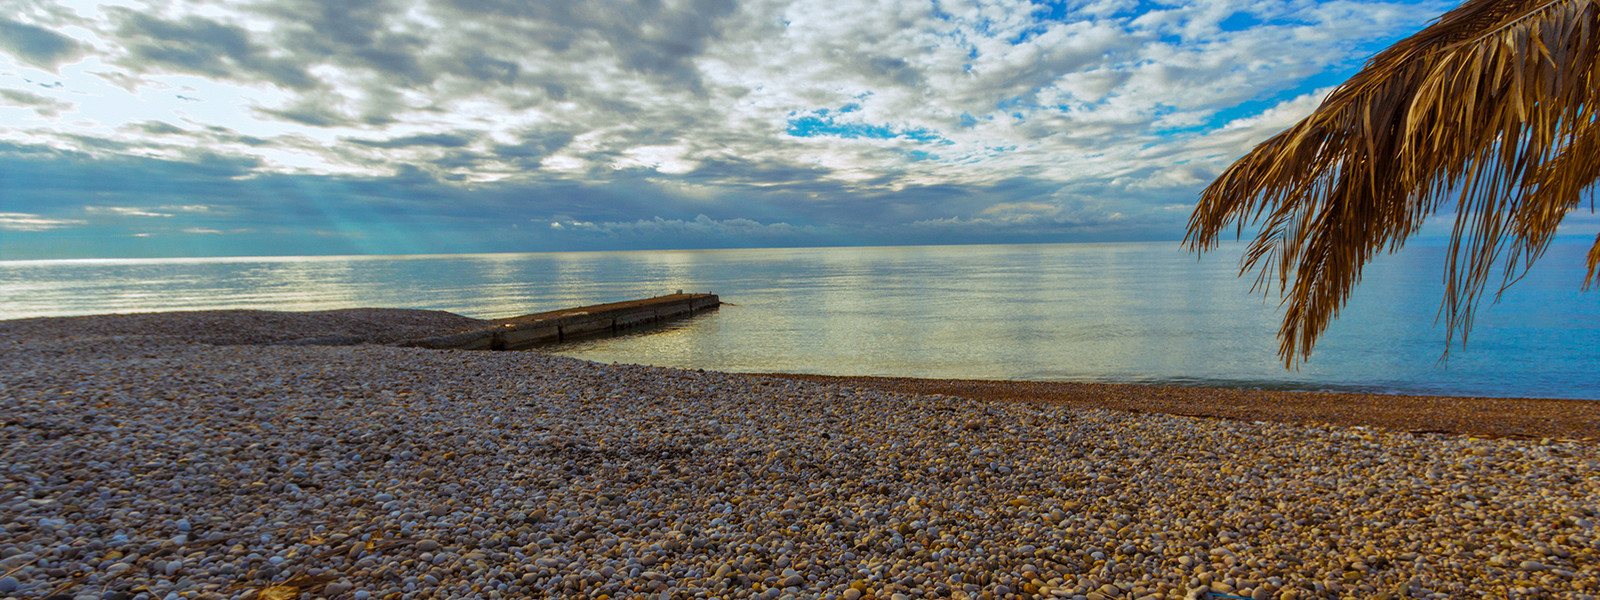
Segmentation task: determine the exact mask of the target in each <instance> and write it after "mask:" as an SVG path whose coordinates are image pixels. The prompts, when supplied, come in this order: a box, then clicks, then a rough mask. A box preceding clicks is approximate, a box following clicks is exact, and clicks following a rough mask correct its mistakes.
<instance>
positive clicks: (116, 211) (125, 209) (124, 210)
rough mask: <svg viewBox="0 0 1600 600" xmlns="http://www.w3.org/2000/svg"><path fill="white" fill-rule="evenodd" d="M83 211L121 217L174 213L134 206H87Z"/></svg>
mask: <svg viewBox="0 0 1600 600" xmlns="http://www.w3.org/2000/svg"><path fill="white" fill-rule="evenodd" d="M83 211H84V212H86V213H89V214H92V215H93V214H107V215H115V216H119V217H163V218H170V217H172V213H166V212H157V211H153V210H148V209H144V208H138V207H133V206H85V207H83Z"/></svg>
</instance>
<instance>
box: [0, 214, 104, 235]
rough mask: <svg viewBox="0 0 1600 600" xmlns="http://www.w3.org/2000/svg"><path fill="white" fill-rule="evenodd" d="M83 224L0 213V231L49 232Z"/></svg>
mask: <svg viewBox="0 0 1600 600" xmlns="http://www.w3.org/2000/svg"><path fill="white" fill-rule="evenodd" d="M83 224H84V222H83V221H80V220H77V219H54V218H50V217H45V216H40V215H36V214H32V213H0V231H50V230H52V229H62V228H66V227H76V226H79V225H83Z"/></svg>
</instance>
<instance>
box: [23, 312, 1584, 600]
mask: <svg viewBox="0 0 1600 600" xmlns="http://www.w3.org/2000/svg"><path fill="white" fill-rule="evenodd" d="M377 316H381V317H383V318H382V319H378V318H376V317H377ZM391 317H404V319H402V320H403V321H405V322H407V323H409V325H406V327H408V328H410V329H409V330H407V331H405V332H403V335H402V334H401V333H395V332H384V331H380V329H381V327H378V326H377V325H375V323H377V322H378V321H384V320H388V319H389V318H391ZM459 319H463V318H462V317H456V316H454V315H448V314H446V313H421V312H417V311H402V312H399V313H385V314H383V315H377V314H376V313H369V312H362V311H352V312H349V313H347V314H342V315H341V314H337V313H310V314H306V315H296V314H293V313H271V314H267V315H263V314H260V313H251V312H242V313H241V312H230V313H190V314H189V316H188V317H186V318H184V319H177V318H175V317H161V316H149V315H145V316H139V315H132V316H103V317H78V318H69V319H44V320H41V319H33V320H27V321H10V322H0V356H3V358H4V360H3V361H0V526H3V527H4V534H3V535H0V573H4V575H3V576H0V596H4V597H19V598H41V597H46V596H50V595H52V594H65V595H67V596H69V597H75V598H77V597H81V598H102V597H119V598H133V597H141V596H142V597H147V598H240V599H242V598H257V599H260V598H268V597H271V598H280V597H294V595H295V594H296V593H308V594H310V596H305V597H308V598H314V597H325V598H330V599H344V598H351V599H355V600H367V599H371V598H383V599H388V598H396V599H420V598H517V597H553V598H554V597H559V598H600V597H609V598H652V599H654V598H663V597H665V598H694V597H728V598H766V599H769V600H776V599H779V598H785V597H791V598H885V599H890V598H894V599H898V598H921V597H954V598H1036V597H1047V598H1084V599H1087V598H1185V597H1191V596H1194V595H1196V594H1198V593H1199V592H1200V591H1202V590H1212V591H1216V592H1221V593H1228V594H1233V595H1238V596H1243V597H1249V598H1285V599H1288V598H1379V597H1388V598H1399V597H1432V598H1589V597H1593V596H1594V595H1595V594H1596V593H1597V592H1600V581H1597V579H1596V578H1597V575H1596V573H1597V572H1600V541H1597V537H1596V533H1597V532H1596V531H1595V526H1596V523H1597V522H1600V453H1597V451H1596V448H1595V446H1593V445H1591V444H1587V443H1583V442H1578V441H1569V440H1561V439H1554V440H1522V439H1514V438H1499V439H1474V438H1470V437H1467V436H1461V435H1452V434H1440V433H1411V432H1407V431H1402V430H1387V429H1382V428H1355V427H1349V426H1344V425H1328V424H1300V423H1292V422H1274V421H1266V420H1263V421H1261V422H1256V421H1253V420H1240V419H1218V418H1202V417H1190V416H1179V415H1169V414H1161V413H1143V414H1140V413H1132V412H1127V411H1119V410H1108V409H1106V408H1100V407H1092V406H1079V405H1074V404H1068V403H1050V402H1007V401H993V400H987V401H986V400H975V399H968V398H962V397H959V396H955V395H950V394H936V393H929V394H917V393H907V391H906V390H896V389H883V388H874V387H871V386H864V385H855V384H851V383H850V382H846V381H836V380H818V381H802V380H795V379H784V378H776V377H770V376H750V375H729V374H722V373H714V372H700V371H681V370H672V369H661V368H649V367H635V366H623V365H602V364H596V363H590V362H585V361H580V360H575V359H568V358H561V357H553V356H549V355H544V354H538V353H522V352H462V351H438V350H423V349H416V348H398V347H392V346H386V345H381V344H377V343H362V344H355V345H348V346H341V347H329V346H320V345H283V344H280V343H277V342H293V341H295V340H305V339H308V338H317V337H321V336H325V335H330V334H329V333H328V332H335V333H337V335H348V336H351V337H357V338H361V339H362V340H367V341H383V340H385V339H404V338H410V337H417V336H419V335H421V334H424V333H428V332H433V331H439V332H448V330H450V329H451V328H454V327H461V326H465V325H471V324H470V323H463V322H461V321H459ZM201 322H204V323H206V324H207V327H206V329H205V331H194V330H189V329H187V327H188V324H193V323H201ZM375 328H376V329H375ZM219 330H225V331H228V332H230V333H229V334H228V335H227V336H223V337H217V336H215V335H214V333H215V332H216V331H219ZM339 332H342V333H339ZM1173 393H1182V391H1181V390H1178V391H1175V392H1173ZM117 594H125V595H120V596H119V595H117Z"/></svg>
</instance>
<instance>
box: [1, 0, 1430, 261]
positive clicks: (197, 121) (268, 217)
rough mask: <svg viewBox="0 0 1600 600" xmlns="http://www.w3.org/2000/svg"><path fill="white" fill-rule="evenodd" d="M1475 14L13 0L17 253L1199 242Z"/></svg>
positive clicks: (796, 0)
mask: <svg viewBox="0 0 1600 600" xmlns="http://www.w3.org/2000/svg"><path fill="white" fill-rule="evenodd" d="M1451 6H1452V3H1445V2H1433V1H1427V0H1422V1H1416V2H1385V1H1366V0H1348V1H1347V0H1338V1H1329V2H1316V1H1306V0H1286V1H1273V0H1193V1H1180V2H1167V1H1147V0H1068V1H1063V2H1057V1H1043V0H1036V1H1027V0H1016V1H1014V0H936V1H932V0H920V1H917V0H905V1H888V0H885V1H880V2H857V1H849V0H584V1H582V2H567V1H545V0H339V1H337V2H327V1H324V0H260V1H229V2H194V1H181V0H180V1H156V2H136V1H120V0H119V1H114V2H86V1H77V0H37V1H36V0H0V259H35V258H80V257H159V256H227V255H243V256H253V255H298V254H416V253H455V252H524V251H565V250H630V249H656V248H725V247H788V246H831V245H888V244H940V243H1021V242H1099V241H1119V240H1178V239H1181V238H1182V237H1183V231H1184V225H1185V223H1186V221H1187V219H1188V216H1189V213H1190V211H1191V210H1192V209H1193V206H1194V202H1195V200H1196V198H1197V196H1198V194H1199V191H1200V190H1201V189H1202V188H1203V187H1204V186H1205V184H1206V183H1208V182H1209V181H1210V180H1211V178H1212V177H1214V176H1215V175H1216V174H1217V173H1219V172H1220V171H1221V170H1222V168H1223V167H1225V166H1226V165H1227V164H1228V163H1229V162H1231V161H1232V160H1234V159H1236V158H1238V157H1239V156H1241V155H1242V154H1244V153H1245V152H1246V151H1247V150H1248V149H1249V148H1250V147H1251V146H1252V145H1254V144H1255V143H1258V142H1260V141H1262V140H1264V139H1266V138H1267V137H1268V136H1270V135H1272V134H1274V133H1276V132H1278V131H1280V130H1282V129H1283V128H1285V127H1287V126H1288V125H1290V124H1292V123H1293V122H1294V121H1296V120H1298V119H1299V118H1301V117H1303V116H1305V115H1306V114H1308V113H1309V112H1310V111H1311V110H1312V109H1313V108H1315V106H1316V105H1317V103H1318V102H1319V101H1320V100H1321V98H1322V97H1324V96H1325V95H1326V94H1327V93H1328V92H1329V91H1330V90H1331V89H1332V88H1333V86H1336V85H1337V84H1338V83H1339V82H1341V81H1343V80H1344V79H1345V78H1347V77H1348V76H1349V75H1351V74H1352V73H1354V72H1355V71H1356V70H1358V69H1359V68H1360V66H1361V64H1362V63H1363V62H1364V61H1365V60H1366V59H1367V58H1368V57H1370V56H1371V55H1372V54H1373V53H1375V52H1377V51H1378V50H1380V49H1382V48H1383V47H1385V46H1387V45H1388V44H1390V43H1392V42H1394V41H1396V40H1398V39H1400V38H1403V37H1405V36H1407V35H1409V34H1411V33H1413V32H1415V31H1417V30H1419V29H1420V28H1422V27H1423V26H1425V25H1426V24H1427V23H1428V21H1430V20H1431V19H1433V18H1434V17H1436V16H1438V15H1439V14H1441V13H1442V12H1444V11H1445V10H1447V9H1448V8H1450V7H1451Z"/></svg>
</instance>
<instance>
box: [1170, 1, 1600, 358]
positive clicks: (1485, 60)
mask: <svg viewBox="0 0 1600 600" xmlns="http://www.w3.org/2000/svg"><path fill="white" fill-rule="evenodd" d="M1597 4H1600V0H1537V1H1530V0H1469V1H1468V2H1466V3H1465V4H1462V5H1461V6H1460V7H1458V8H1456V9H1455V10H1452V11H1450V12H1449V13H1446V14H1445V15H1443V16H1441V17H1440V18H1439V19H1438V20H1437V21H1435V22H1434V23H1433V24H1432V25H1430V26H1429V27H1427V28H1426V29H1424V30H1422V31H1421V32H1419V33H1417V34H1416V35H1413V36H1411V37H1409V38H1406V39H1405V40H1401V41H1400V42H1399V43H1397V44H1395V45H1394V46H1393V47H1390V48H1389V49H1387V50H1384V51H1383V52H1380V53H1379V54H1377V55H1376V56H1374V57H1373V58H1372V59H1371V60H1370V61H1369V62H1368V63H1367V65H1366V67H1365V68H1363V69H1362V70H1361V71H1360V72H1358V73H1356V74H1355V76H1353V77H1351V78H1350V80H1349V81H1347V82H1345V83H1344V84H1343V85H1341V86H1339V87H1338V88H1337V89H1335V90H1334V91H1333V92H1332V93H1331V94H1330V95H1329V96H1328V98H1327V99H1326V100H1324V101H1323V103H1322V105H1321V106H1320V107H1318V108H1317V110H1316V111H1314V112H1313V113H1312V114H1311V115H1310V116H1308V117H1306V118H1305V119H1304V120H1302V121H1300V122H1299V123H1297V124H1295V125H1294V126H1293V127H1291V128H1289V129H1288V130H1286V131H1284V132H1282V133H1279V134H1278V135H1276V136H1273V137H1272V138H1271V139H1268V140H1267V141H1265V142H1263V143H1261V144H1260V145H1258V146H1256V147H1255V148H1254V149H1253V150H1251V151H1250V153H1249V154H1247V155H1245V156H1244V157H1243V158H1241V159H1239V160H1238V161H1237V162H1235V163H1234V164H1233V165H1231V166H1230V167H1228V169H1227V170H1226V171H1224V172H1223V173H1222V174H1221V176H1219V177H1218V178H1217V180H1216V181H1214V182H1212V183H1211V185H1210V186H1208V187H1207V188H1206V189H1205V191H1204V192H1203V193H1202V194H1201V197H1200V202H1199V204H1198V205H1197V206H1196V207H1195V211H1194V214H1193V215H1192V216H1191V217H1190V219H1189V230H1188V235H1187V236H1186V237H1185V239H1184V242H1185V243H1186V244H1188V246H1189V247H1190V248H1191V249H1192V250H1195V251H1197V252H1198V251H1204V250H1208V249H1212V248H1215V247H1216V245H1217V240H1218V235H1219V233H1220V232H1221V231H1222V230H1223V229H1225V228H1227V227H1228V226H1229V225H1230V224H1233V225H1236V226H1237V233H1236V235H1238V236H1240V237H1243V235H1244V231H1245V229H1246V227H1247V226H1251V225H1256V226H1259V227H1260V233H1259V234H1258V235H1257V237H1256V238H1255V240H1254V241H1253V242H1252V243H1251V244H1250V245H1249V246H1248V249H1247V250H1246V253H1245V255H1244V258H1243V260H1242V267H1241V271H1240V273H1241V275H1242V274H1243V273H1246V272H1249V271H1251V270H1256V271H1257V279H1256V286H1257V289H1258V290H1262V291H1266V292H1268V293H1270V290H1271V289H1272V288H1273V287H1274V286H1273V285H1272V284H1273V279H1276V284H1277V285H1276V287H1277V291H1278V294H1279V295H1280V296H1282V297H1283V299H1284V300H1283V301H1284V304H1285V305H1286V309H1285V314H1284V317H1283V323H1282V326H1281V328H1280V329H1279V332H1278V337H1279V350H1278V354H1279V356H1280V357H1281V358H1283V360H1284V363H1285V365H1286V366H1291V367H1292V366H1293V365H1294V364H1295V359H1296V357H1299V358H1300V359H1301V360H1304V359H1305V358H1306V356H1307V355H1309V354H1310V352H1311V349H1312V346H1313V345H1314V344H1315V342H1316V339H1317V336H1318V335H1319V334H1321V333H1322V332H1323V331H1324V330H1325V329H1326V328H1327V326H1328V323H1329V322H1330V321H1331V320H1332V319H1333V318H1334V317H1336V316H1338V313H1339V310H1340V308H1342V307H1343V306H1344V303H1345V301H1346V299H1348V298H1349V295H1350V291H1351V289H1352V288H1353V287H1354V286H1355V284H1356V283H1359V282H1360V280H1361V269H1362V267H1363V266H1365V265H1366V264H1367V262H1368V261H1370V260H1371V259H1372V257H1373V255H1374V254H1375V253H1376V252H1378V251H1380V250H1384V249H1385V247H1387V251H1388V252H1394V251H1395V250H1398V249H1399V248H1400V246H1401V245H1402V244H1404V243H1405V240H1406V238H1407V237H1408V236H1410V235H1411V234H1413V233H1415V232H1416V231H1417V230H1418V228H1420V227H1421V226H1422V223H1423V220H1424V219H1425V218H1427V217H1428V216H1429V215H1432V214H1434V213H1436V212H1438V211H1439V210H1440V209H1441V207H1450V206H1453V207H1454V209H1455V211H1456V217H1455V230H1454V233H1453V234H1452V236H1451V240H1450V246H1449V261H1448V263H1447V265H1446V268H1445V275H1444V283H1445V299H1444V301H1443V303H1442V305H1441V308H1440V310H1441V314H1442V315H1443V316H1444V318H1445V319H1446V323H1447V333H1446V338H1445V346H1446V348H1448V347H1449V345H1450V343H1451V341H1452V340H1453V339H1454V336H1455V335H1456V334H1457V332H1459V333H1460V335H1461V341H1462V343H1463V344H1464V343H1466V335H1467V331H1468V327H1469V325H1470V323H1471V320H1472V314H1473V305H1474V303H1475V302H1476V301H1477V300H1478V299H1479V298H1480V297H1481V296H1482V293H1483V290H1484V285H1485V283H1486V282H1487V281H1488V280H1489V278H1490V276H1491V275H1492V274H1493V272H1494V271H1495V270H1496V265H1497V264H1502V265H1504V270H1503V275H1504V279H1503V280H1502V282H1501V289H1502V290H1503V289H1504V286H1505V285H1509V284H1510V283H1511V282H1513V281H1515V280H1516V279H1517V278H1518V277H1520V276H1521V274H1522V273H1525V272H1526V270H1527V268H1528V266H1529V265H1530V264H1532V263H1533V261H1534V260H1535V259H1537V258H1538V257H1539V256H1540V255H1542V254H1543V253H1544V251H1545V249H1546V248H1547V247H1548V245H1549V243H1550V240H1551V238H1552V236H1553V235H1554V234H1555V231H1556V227H1557V226H1558V225H1559V224H1560V223H1561V220H1562V218H1563V217H1565V216H1566V214H1567V213H1568V212H1570V211H1572V210H1573V209H1575V208H1576V207H1577V206H1578V205H1579V204H1580V202H1581V197H1583V196H1588V198H1589V204H1590V210H1591V211H1592V210H1593V209H1594V187H1593V184H1594V182H1595V180H1596V179H1597V178H1600V154H1597V152H1600V139H1597V138H1600V130H1597V124H1596V121H1595V115H1596V111H1597V107H1596V100H1597V94H1600V89H1597V86H1600V60H1596V59H1597V54H1600V6H1597ZM1597 264H1600V239H1596V241H1595V246H1594V248H1593V249H1591V250H1590V252H1589V255H1588V267H1589V275H1588V277H1587V278H1586V279H1585V280H1584V281H1585V284H1584V286H1585V288H1587V287H1588V285H1589V283H1590V282H1592V281H1593V280H1594V279H1595V273H1596V267H1597Z"/></svg>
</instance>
